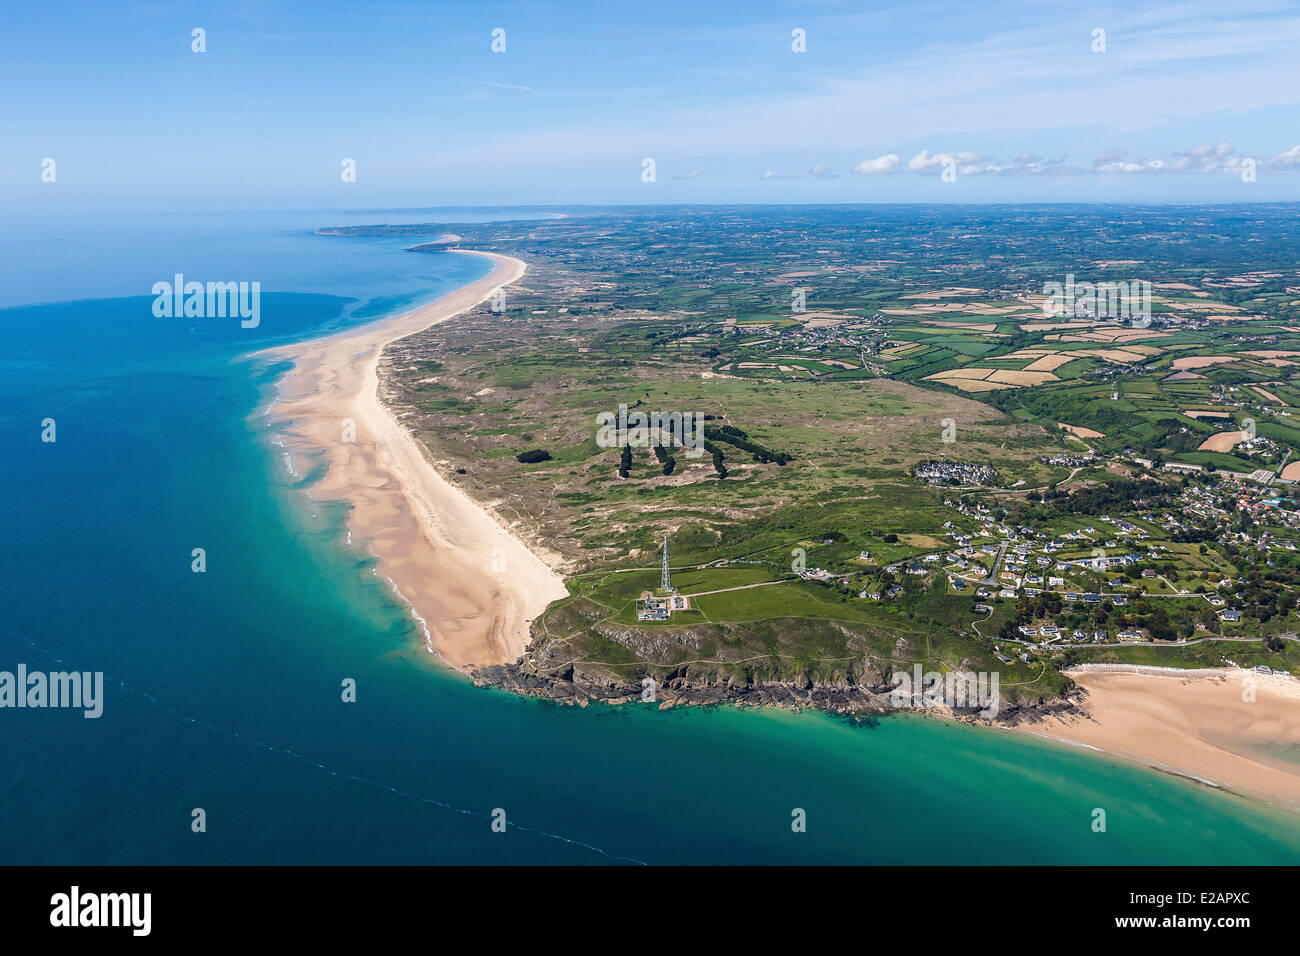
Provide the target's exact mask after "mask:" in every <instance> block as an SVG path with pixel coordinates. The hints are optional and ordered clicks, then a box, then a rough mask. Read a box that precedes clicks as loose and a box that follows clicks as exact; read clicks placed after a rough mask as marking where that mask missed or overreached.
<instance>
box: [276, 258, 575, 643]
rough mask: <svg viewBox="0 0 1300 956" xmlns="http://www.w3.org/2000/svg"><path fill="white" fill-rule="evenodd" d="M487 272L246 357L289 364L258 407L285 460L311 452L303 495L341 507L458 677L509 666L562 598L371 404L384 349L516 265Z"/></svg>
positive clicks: (548, 575) (502, 261) (537, 562)
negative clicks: (265, 407)
mask: <svg viewBox="0 0 1300 956" xmlns="http://www.w3.org/2000/svg"><path fill="white" fill-rule="evenodd" d="M462 254H469V255H480V256H485V257H487V258H489V259H491V260H492V262H493V269H492V272H491V273H490V274H489V275H488V276H487V277H486V278H483V279H480V280H479V281H477V282H474V283H471V284H470V285H467V286H463V287H461V288H460V289H457V290H456V291H454V292H451V293H449V294H447V295H445V296H443V297H442V298H440V299H437V300H436V301H434V302H431V303H429V304H428V305H424V306H421V307H420V308H417V309H415V310H413V311H411V312H407V313H404V314H402V315H398V316H395V317H392V318H388V319H383V320H380V321H377V322H373V323H371V324H369V325H365V326H362V327H360V328H356V329H350V330H348V331H346V332H342V333H338V334H336V335H331V336H328V337H325V338H321V339H315V340H312V341H310V342H303V343H298V344H294V345H289V346H283V347H280V348H276V349H270V350H267V351H264V352H259V353H257V354H256V355H255V356H254V357H255V358H258V359H264V360H267V361H276V362H279V361H290V362H292V363H293V369H292V370H290V371H289V372H287V373H286V374H285V375H284V376H283V378H282V379H281V380H280V383H279V386H280V394H279V396H278V397H277V399H276V401H275V402H274V403H273V404H272V406H271V408H270V414H271V417H272V419H273V420H277V421H280V422H283V423H284V428H285V432H284V435H285V442H286V446H287V447H288V449H289V453H290V454H291V455H292V454H294V453H295V452H299V453H301V452H307V453H311V454H317V455H323V456H324V460H325V462H326V464H327V465H328V470H327V472H326V474H325V477H324V478H323V479H322V480H321V481H320V482H319V483H318V484H316V485H315V486H313V487H312V489H311V494H312V495H313V496H314V497H317V498H321V499H332V500H346V501H347V502H348V503H349V504H350V505H351V510H350V514H349V518H348V528H349V531H350V533H351V539H352V541H353V542H354V543H355V544H356V545H358V546H359V547H364V548H367V549H369V550H370V551H372V552H373V553H374V554H375V555H376V556H377V557H378V558H379V562H380V563H379V571H380V573H382V574H384V575H385V576H386V577H387V578H388V579H389V581H390V582H391V583H392V586H393V588H394V589H395V590H396V592H397V593H398V594H399V595H400V597H401V598H402V600H404V601H405V602H406V603H407V604H408V605H409V606H410V608H411V610H412V613H413V614H414V615H415V617H416V619H417V620H418V621H419V622H420V625H421V627H422V628H423V629H424V631H425V637H426V641H427V643H428V647H429V649H430V650H431V651H432V652H434V653H436V654H437V655H439V656H440V657H441V658H442V659H443V660H444V661H445V662H446V663H448V664H450V665H451V666H453V667H457V668H462V669H467V668H472V667H479V666H484V665H488V664H500V663H504V662H507V661H512V660H515V659H516V658H518V657H519V656H520V655H521V654H522V653H523V651H524V649H525V647H526V646H527V643H528V634H529V624H530V623H531V621H532V620H533V619H534V618H536V617H537V615H538V614H540V613H541V612H542V610H543V609H544V608H545V607H546V606H547V605H548V604H549V603H551V602H552V601H554V600H556V599H558V598H561V597H564V595H565V594H566V591H565V588H564V583H563V580H562V579H561V578H560V576H559V575H558V574H556V573H555V572H554V571H553V570H552V569H551V568H550V567H548V566H547V565H546V564H545V563H544V562H543V561H542V560H541V559H540V558H538V557H537V556H536V555H534V554H533V553H532V552H530V551H529V550H528V548H527V547H525V546H524V545H523V544H522V543H521V542H520V541H519V540H518V539H517V538H515V537H514V536H513V535H511V534H510V533H509V531H507V530H506V529H505V528H503V527H502V526H501V525H500V524H498V523H497V521H496V520H495V519H494V518H493V517H492V516H491V515H490V514H488V513H487V512H486V511H485V510H484V509H483V508H481V507H480V506H479V505H478V504H476V503H475V502H474V501H473V500H472V499H471V498H469V496H467V495H466V494H464V493H463V492H462V491H460V489H458V488H456V487H455V486H454V485H452V484H451V483H450V482H448V481H447V480H446V479H445V478H443V477H442V476H441V475H440V474H438V472H437V471H436V470H435V469H434V467H433V465H432V464H430V462H429V460H428V458H427V457H426V456H425V454H424V451H423V449H422V447H421V446H420V444H419V442H417V441H416V440H415V438H414V437H412V435H411V434H410V433H409V432H408V431H407V430H406V429H405V428H403V427H402V426H401V425H400V424H399V423H398V421H397V419H396V418H394V417H393V415H392V413H391V412H390V411H389V410H388V409H387V408H386V407H385V406H384V405H383V403H382V402H381V401H380V399H379V394H378V387H379V375H378V369H379V359H380V354H381V352H382V351H383V348H384V346H386V345H388V344H389V343H390V342H394V341H396V340H397V339H400V338H402V337H404V336H407V335H411V334H413V333H416V332H419V331H421V330H423V329H426V328H428V327H429V326H431V325H433V324H435V323H437V322H444V321H446V320H447V319H450V318H452V317H453V316H456V315H458V314H460V313H462V312H465V311H467V310H469V309H471V308H473V307H474V306H475V305H477V304H478V303H480V302H482V301H484V300H485V299H487V298H489V297H490V296H491V295H492V294H493V293H494V292H495V291H496V290H497V289H498V288H500V287H501V286H504V285H507V284H509V283H511V282H514V281H516V280H517V279H519V277H520V276H522V275H523V274H524V269H525V266H524V263H522V262H520V261H519V260H518V259H513V258H510V257H509V256H502V255H496V254H494V253H484V252H473V253H462Z"/></svg>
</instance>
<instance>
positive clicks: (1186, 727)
mask: <svg viewBox="0 0 1300 956" xmlns="http://www.w3.org/2000/svg"><path fill="white" fill-rule="evenodd" d="M1069 676H1070V677H1071V678H1072V679H1073V680H1074V681H1075V682H1076V683H1077V684H1079V686H1081V687H1082V688H1084V690H1085V691H1086V692H1087V696H1086V698H1084V701H1083V708H1084V710H1086V711H1087V714H1088V716H1087V717H1078V716H1073V717H1051V718H1048V719H1046V720H1042V721H1038V722H1035V723H1032V724H1025V725H1022V726H1021V727H1019V728H1017V729H1018V730H1020V731H1021V732H1025V733H1032V734H1038V735H1039V736H1043V737H1048V738H1050V739H1054V740H1058V741H1068V742H1070V743H1073V744H1079V745H1083V746H1087V747H1093V748H1096V749H1097V750H1101V751H1104V752H1106V753H1108V754H1112V755H1114V756H1118V757H1124V758H1127V759H1130V760H1136V761H1140V762H1142V763H1144V764H1147V765H1148V766H1151V767H1155V768H1157V769H1160V770H1165V771H1168V772H1171V773H1177V774H1180V775H1182V776H1186V777H1190V778H1192V779H1195V780H1199V781H1200V782H1202V783H1205V784H1209V785H1213V786H1217V787H1220V788H1222V789H1224V790H1230V791H1233V792H1235V793H1239V794H1242V795H1244V796H1249V797H1253V798H1255V799H1259V800H1263V801H1264V802H1266V803H1269V804H1272V805H1273V806H1276V807H1279V808H1287V809H1291V810H1300V681H1298V680H1295V679H1292V678H1287V677H1282V676H1269V675H1264V674H1257V673H1255V672H1253V671H1245V670H1237V669H1234V668H1215V669H1210V670H1196V671H1184V672H1182V673H1176V674H1170V673H1168V672H1164V671H1162V670H1159V669H1155V668H1131V669H1129V670H1128V671H1127V672H1126V671H1121V670H1118V669H1116V670H1071V671H1069ZM1248 682H1250V683H1249V684H1248ZM1252 684H1253V696H1254V699H1253V700H1243V695H1244V696H1246V697H1250V694H1249V692H1248V688H1249V687H1250V686H1251V685H1252Z"/></svg>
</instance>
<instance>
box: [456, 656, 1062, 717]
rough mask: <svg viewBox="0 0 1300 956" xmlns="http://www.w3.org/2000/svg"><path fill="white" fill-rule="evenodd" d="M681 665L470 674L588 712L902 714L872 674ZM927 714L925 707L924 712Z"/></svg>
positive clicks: (1033, 706) (1056, 706) (972, 713)
mask: <svg viewBox="0 0 1300 956" xmlns="http://www.w3.org/2000/svg"><path fill="white" fill-rule="evenodd" d="M687 671H688V669H687V668H681V669H679V670H678V671H670V672H668V673H667V674H664V675H662V677H661V678H660V680H659V681H658V682H657V683H656V685H655V686H654V687H653V697H651V696H649V691H650V688H649V687H642V685H641V684H640V683H633V682H631V681H628V680H623V679H619V678H617V677H611V676H610V675H609V674H606V673H603V672H599V671H593V670H587V669H584V668H582V667H580V666H575V665H568V666H565V667H563V668H561V669H557V670H554V671H550V672H547V671H539V670H538V669H537V668H535V667H529V666H525V665H523V663H522V661H518V662H515V663H513V664H505V665H499V666H495V667H485V668H480V669H477V670H475V671H473V672H472V674H471V676H472V678H473V680H474V683H475V685H476V686H479V687H496V688H499V689H501V690H506V691H510V692H512V693H515V694H521V695H523V696H527V697H536V698H540V699H544V700H551V701H555V702H557V703H563V704H575V705H578V706H582V707H585V706H587V705H588V704H589V703H591V702H592V701H596V702H600V703H606V704H629V703H658V705H659V706H660V707H661V708H664V707H677V706H700V705H708V704H734V705H736V706H741V707H745V706H748V707H785V708H788V709H794V710H800V709H802V708H811V709H815V710H820V711H824V712H826V713H831V714H841V715H852V716H859V717H871V716H878V715H882V714H888V713H893V712H896V711H899V710H901V709H902V708H899V707H897V706H896V705H895V704H893V703H892V702H891V699H890V692H891V691H892V690H893V684H892V682H888V681H885V680H883V679H882V675H880V674H879V673H876V672H873V671H870V670H867V671H864V672H862V673H860V674H856V675H855V674H853V673H852V672H850V674H849V675H848V676H847V677H845V678H843V679H840V680H836V681H831V682H822V681H815V680H811V679H808V678H806V677H805V678H798V679H794V680H762V679H753V678H742V677H737V676H734V675H727V674H720V673H714V672H709V671H705V672H700V671H699V670H698V669H697V668H690V669H689V671H690V673H689V674H688V673H687ZM1079 698H1080V695H1079V693H1078V692H1077V691H1075V690H1073V689H1071V690H1070V691H1067V692H1066V693H1065V694H1064V695H1062V696H1060V697H1056V698H1052V699H1044V700H1037V701H1019V702H1015V703H1009V702H1006V701H1004V702H1003V703H1002V706H1001V708H1000V709H999V711H998V714H997V716H996V717H995V718H993V719H991V720H990V719H986V718H983V717H981V716H980V715H979V712H978V708H961V709H955V710H953V709H947V708H935V709H934V710H936V711H937V712H938V713H941V714H942V715H943V716H946V717H950V718H955V719H957V720H961V721H964V722H968V723H979V724H996V725H999V726H1013V725H1016V724H1021V723H1028V722H1033V721H1036V720H1039V719H1041V718H1043V717H1046V716H1048V715H1051V714H1063V713H1075V714H1078V713H1081V710H1080V708H1079ZM927 710H928V709H922V710H921V711H920V712H921V713H926V712H927Z"/></svg>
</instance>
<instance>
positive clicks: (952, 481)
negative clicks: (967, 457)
mask: <svg viewBox="0 0 1300 956" xmlns="http://www.w3.org/2000/svg"><path fill="white" fill-rule="evenodd" d="M913 474H914V475H916V477H917V478H920V479H921V480H922V481H924V482H925V483H926V484H930V485H991V484H993V483H994V482H995V481H996V480H997V477H998V473H997V472H996V471H995V470H994V469H992V468H990V467H989V466H988V465H973V464H971V463H970V462H965V461H926V462H922V463H921V464H919V465H917V466H916V468H915V469H914V470H913Z"/></svg>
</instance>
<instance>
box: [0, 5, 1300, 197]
mask: <svg viewBox="0 0 1300 956" xmlns="http://www.w3.org/2000/svg"><path fill="white" fill-rule="evenodd" d="M0 18H2V21H3V22H2V23H0V26H2V28H0V212H3V211H6V210H9V211H13V210H19V211H37V212H40V211H43V210H65V211H71V210H78V209H95V210H112V209H116V208H121V209H127V208H143V209H154V208H157V209H164V210H173V211H178V210H184V209H195V210H198V209H212V208H220V209H248V210H270V209H276V210H281V209H358V208H389V207H424V206H446V205H511V204H580V203H588V204H615V203H620V204H621V203H715V202H773V203H791V202H799V203H802V202H818V203H836V202H1076V201H1082V202H1112V201H1115V202H1197V201H1207V202H1225V201H1274V200H1300V65H1297V64H1300V57H1297V55H1296V51H1297V49H1300V5H1296V4H1294V3H1285V2H1271V0H1234V2H1232V3H1224V2H1221V0H1215V2H1201V0H1189V2H1173V3H1162V2H1150V3H1146V2H1134V0H1128V2H1122V3H1106V2H1102V3H1075V2H1071V0H1056V2H1053V0H1033V2H1019V0H1010V2H1004V0H985V2H969V0H968V2H960V3H947V2H925V0H911V2H894V0H881V2H838V0H787V2H774V0H747V2H736V3H730V2H702V0H691V2H682V0H655V2H653V3H646V2H642V3H633V2H623V0H605V2H593V3H587V2H580V0H570V2H564V3H549V2H544V0H527V2H517V3H513V2H507V3H499V2H491V0H487V2H467V3H461V2H403V3H390V2H365V3H336V2H328V0H325V2H313V3H279V4H263V3H253V2H247V0H229V2H222V3H215V4H205V3H168V2H153V3H151V2H143V3H129V4H128V3H84V4H83V3H60V2H57V0H56V2H48V3H39V4H17V3H8V4H6V5H5V7H4V9H3V12H2V13H0ZM195 30H202V31H203V33H202V41H203V42H202V45H203V47H204V50H203V51H202V52H197V51H195V49H194V46H196V45H197V43H196V40H195V38H194V36H195V35H194V31H195ZM498 30H499V31H503V33H499V34H496V36H497V40H496V46H497V48H498V49H496V50H494V49H493V45H494V31H498ZM797 31H798V32H797ZM1099 31H1103V32H1099ZM800 47H802V49H799V48H800ZM48 160H53V167H52V171H53V181H52V182H49V181H45V180H46V179H49V178H50V176H49V169H50V164H49V163H48V162H47V161H48ZM348 160H351V161H353V163H354V168H355V177H354V179H355V181H348V180H347V177H346V176H345V175H344V172H345V166H346V161H348ZM646 160H653V172H654V175H653V178H652V179H651V178H650V177H649V176H648V172H647V164H646Z"/></svg>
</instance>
